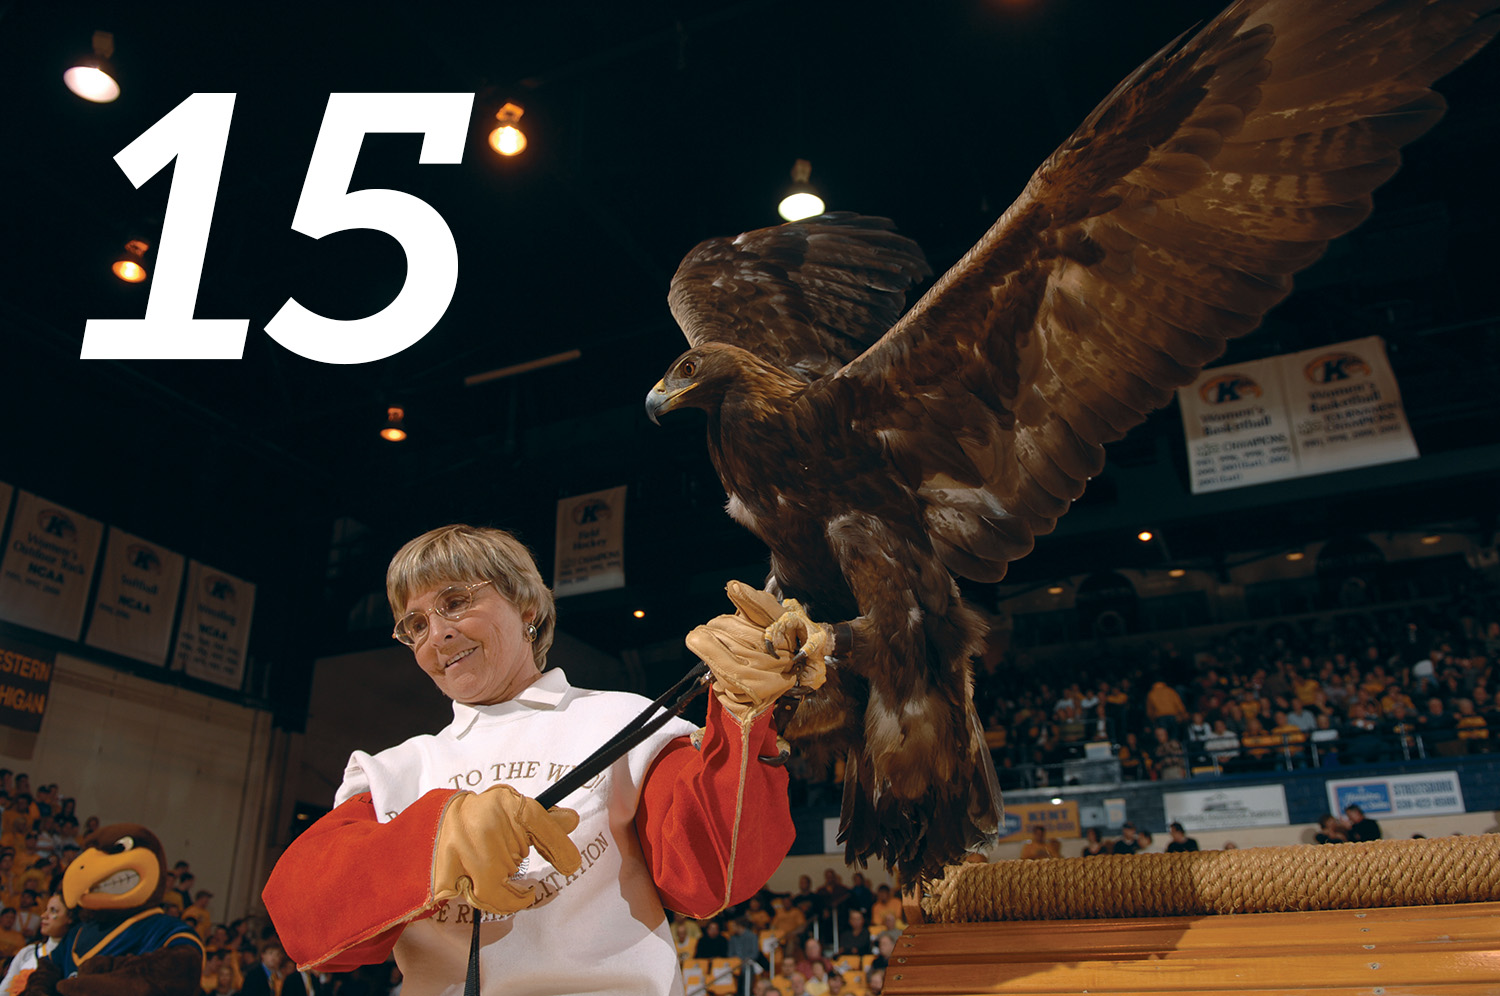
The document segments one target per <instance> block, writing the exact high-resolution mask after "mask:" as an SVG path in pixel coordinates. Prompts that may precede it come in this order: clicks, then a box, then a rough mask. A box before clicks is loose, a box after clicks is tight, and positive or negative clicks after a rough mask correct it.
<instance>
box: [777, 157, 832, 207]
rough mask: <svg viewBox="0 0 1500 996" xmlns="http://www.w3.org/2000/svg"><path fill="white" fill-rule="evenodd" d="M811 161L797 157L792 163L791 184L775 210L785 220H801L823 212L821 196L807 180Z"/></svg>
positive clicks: (810, 170)
mask: <svg viewBox="0 0 1500 996" xmlns="http://www.w3.org/2000/svg"><path fill="white" fill-rule="evenodd" d="M811 177H812V163H810V162H808V161H807V160H806V159H798V160H797V161H796V162H795V163H793V164H792V186H791V189H790V190H788V191H787V192H786V196H785V197H783V198H782V199H781V203H780V204H778V205H777V206H776V212H777V213H778V214H780V215H781V216H782V217H783V218H785V219H786V220H787V221H801V220H802V219H803V218H811V217H813V216H814V215H818V214H822V213H823V198H821V197H819V196H818V192H817V191H816V190H814V189H813V185H812V184H811V183H810V182H809V180H810V178H811Z"/></svg>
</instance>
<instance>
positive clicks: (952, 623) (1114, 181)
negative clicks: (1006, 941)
mask: <svg viewBox="0 0 1500 996" xmlns="http://www.w3.org/2000/svg"><path fill="white" fill-rule="evenodd" d="M1497 6H1500V0H1383V2H1382V0H1317V2H1309V0H1244V2H1240V3H1235V4H1233V5H1232V6H1230V7H1229V8H1228V9H1227V10H1225V11H1224V12H1223V13H1222V14H1220V15H1219V16H1218V17H1217V18H1215V19H1214V20H1213V21H1211V22H1210V23H1209V24H1207V25H1206V26H1205V27H1204V28H1203V29H1202V30H1201V31H1199V32H1198V33H1197V34H1196V35H1195V36H1194V37H1192V38H1191V40H1188V41H1187V42H1185V43H1184V42H1183V41H1182V39H1181V38H1179V39H1177V40H1176V41H1174V42H1172V43H1171V44H1169V45H1167V46H1166V47H1165V48H1164V49H1162V50H1161V51H1160V52H1158V53H1157V54H1156V55H1155V56H1153V57H1152V58H1151V59H1149V60H1148V61H1147V62H1146V63H1145V64H1144V65H1143V66H1141V67H1140V68H1139V69H1137V70H1136V71H1135V72H1134V73H1133V74H1131V75H1130V77H1129V78H1127V79H1126V80H1125V81H1124V82H1123V83H1121V84H1120V85H1119V86H1118V87H1116V88H1115V90H1114V92H1112V93H1111V94H1110V95H1109V96H1108V97H1106V98H1105V100H1104V102H1103V103H1101V104H1100V105H1099V106H1098V107H1097V108H1096V109H1095V110H1094V112H1093V113H1092V114H1090V115H1089V116H1088V118H1087V119H1086V120H1085V121H1084V122H1083V124H1082V125H1081V126H1080V127H1079V128H1078V130H1077V131H1075V132H1074V133H1073V134H1072V136H1071V137H1069V138H1068V140H1067V141H1066V142H1064V143H1063V144H1062V146H1061V147H1060V148H1059V149H1058V150H1057V151H1056V152H1054V153H1053V154H1052V155H1051V156H1050V157H1048V159H1047V160H1046V162H1044V163H1043V164H1042V166H1041V168H1040V169H1038V170H1037V171H1036V173H1035V174H1034V175H1033V176H1032V178H1031V181H1030V182H1029V183H1028V184H1027V186H1026V189H1025V190H1024V191H1023V192H1022V194H1021V196H1020V198H1019V199H1018V200H1017V201H1016V202H1015V203H1014V204H1012V205H1011V207H1010V208H1009V209H1008V210H1007V211H1006V212H1005V213H1004V214H1003V215H1002V216H1001V217H1000V219H999V220H998V221H997V222H996V223H995V224H994V226H993V227H992V228H991V229H990V230H989V232H987V233H986V234H985V236H984V238H983V239H981V240H980V242H979V243H978V244H977V245H976V246H974V247H973V248H972V249H970V250H969V251H968V252H967V253H966V254H965V255H964V256H963V258H962V259H960V260H959V261H958V263H957V264H956V265H954V266H953V268H952V269H950V270H949V271H948V272H947V273H945V274H944V275H943V276H942V277H941V278H939V279H938V280H937V282H936V283H935V284H934V285H933V286H932V287H931V289H929V290H928V291H927V293H926V294H925V295H923V297H922V298H921V300H920V301H918V302H917V304H916V305H915V306H914V307H913V308H912V309H911V310H910V311H908V312H907V313H906V314H905V315H901V316H900V317H899V320H898V315H899V313H900V310H901V308H902V306H903V305H904V303H905V292H906V290H907V289H908V288H909V287H911V286H912V285H913V284H914V283H915V282H916V281H918V280H919V279H921V278H922V277H923V276H924V275H925V274H926V272H927V270H926V264H925V263H924V261H923V257H922V255H921V252H920V250H919V249H918V248H917V247H916V245H915V244H914V243H912V242H911V241H909V240H907V239H905V238H903V237H901V236H899V235H896V234H894V233H893V232H892V231H891V230H890V227H891V226H890V224H889V223H888V222H886V221H885V220H883V219H872V218H863V217H858V216H854V215H847V214H831V215H825V216H823V217H820V218H814V219H812V220H810V221H806V222H800V223H794V224H788V225H782V226H780V227H777V228H768V229H762V230H760V231H755V232H749V233H747V234H744V235H740V236H738V237H736V238H733V239H712V240H709V241H707V242H704V243H703V244H701V245H699V246H698V247H697V248H695V249H694V250H693V251H692V252H691V253H689V254H688V256H687V258H686V259H685V260H684V261H683V263H682V265H681V267H680V268H679V269H678V271H677V274H676V276H675V278H674V279H673V281H672V286H671V291H670V294H669V298H668V300H669V303H670V305H671V309H672V313H673V315H674V316H675V317H676V319H677V321H678V323H679V324H680V325H681V326H682V329H683V332H684V333H685V334H686V335H687V339H688V342H689V343H690V344H691V346H692V348H691V349H689V350H688V351H687V352H686V353H684V354H682V356H680V357H679V358H678V359H677V360H676V361H674V362H673V364H672V366H671V367H670V369H669V370H668V371H667V373H666V376H665V377H664V378H663V379H662V380H661V381H660V382H659V383H658V384H657V385H656V386H655V388H653V390H652V391H651V392H650V394H649V395H648V398H647V408H648V411H649V412H650V414H651V415H652V417H653V418H655V417H656V416H657V415H659V414H661V413H663V412H666V411H669V410H672V409H674V408H682V407H692V408H701V409H703V410H704V411H705V412H707V414H708V446H709V452H710V455H711V456H712V459H713V463H714V467H715V468H716V469H717V471H718V473H719V477H720V479H721V480H722V481H723V484H724V488H725V490H726V491H727V492H728V495H729V504H728V509H729V513H730V515H732V516H733V517H734V518H735V519H737V520H738V521H739V522H741V523H743V524H744V525H745V526H747V527H748V528H749V529H750V530H751V531H753V532H754V533H755V535H756V536H758V537H759V538H760V539H761V540H763V541H764V542H765V543H766V545H767V546H768V547H770V550H771V571H772V577H771V580H770V582H769V584H768V588H769V590H771V591H772V592H773V593H776V594H778V596H785V597H792V598H796V599H798V600H800V601H801V602H802V603H803V604H804V605H805V607H806V609H807V612H808V614H809V615H811V616H812V617H813V618H816V619H823V620H829V621H839V622H847V623H848V624H849V626H848V632H852V649H851V650H850V651H849V652H848V653H847V654H841V656H840V661H839V662H838V664H837V665H836V666H833V667H830V668H829V669H828V680H827V683H826V684H825V685H824V687H823V688H822V689H821V690H820V691H819V692H818V693H817V694H815V695H813V696H812V697H810V698H809V699H808V700H806V701H805V702H804V703H803V705H802V707H801V709H800V710H799V712H798V713H797V715H796V717H795V719H794V720H793V722H792V723H791V725H790V728H789V729H788V730H787V731H785V732H786V735H787V736H788V737H789V738H791V739H792V740H793V741H794V742H798V741H799V740H800V741H806V742H810V743H812V744H814V745H815V746H821V747H823V748H826V749H828V750H831V751H835V752H846V754H847V764H846V768H845V771H846V776H845V784H844V807H843V818H842V826H841V831H840V832H841V837H842V839H843V840H844V842H845V844H846V853H847V855H848V857H849V859H850V860H851V861H853V860H858V861H861V862H862V861H863V860H864V859H865V858H867V857H869V856H871V855H876V856H879V857H881V858H883V859H884V860H886V861H887V863H888V864H890V865H891V866H892V867H894V868H895V869H896V870H897V871H898V873H899V874H900V875H901V877H902V878H903V879H905V880H907V881H912V880H914V878H915V877H916V876H918V875H926V874H933V873H938V872H940V869H941V865H942V863H943V862H945V861H951V860H954V859H955V858H956V857H957V856H958V855H959V854H960V853H961V852H962V851H963V850H964V849H965V848H966V847H968V848H973V847H975V846H980V845H983V844H984V843H985V842H986V841H988V840H993V835H994V833H995V831H996V829H997V817H998V794H999V793H998V787H997V786H996V784H995V781H994V774H993V766H992V763H991V762H990V759H989V754H988V751H987V750H986V748H985V744H984V739H983V736H982V732H981V730H980V728H979V725H978V723H977V722H976V719H975V714H974V709H973V705H972V696H971V688H972V672H971V668H970V663H969V661H970V657H971V656H972V655H973V654H974V653H975V652H976V650H977V649H978V648H979V647H980V645H981V642H982V640H983V638H984V635H985V625H984V623H983V621H982V617H981V616H980V615H979V614H978V613H977V612H976V611H975V610H973V609H972V608H970V607H968V606H966V605H965V604H964V602H963V600H962V599H961V598H960V597H959V591H958V587H957V585H956V584H955V582H954V580H953V577H952V575H955V574H956V575H960V576H963V577H966V578H972V579H974V580H976V581H986V582H993V581H998V580H1000V578H1001V577H1002V576H1003V575H1004V574H1005V569H1006V565H1007V564H1008V563H1009V562H1010V561H1012V560H1015V559H1016V558H1018V557H1021V556H1024V555H1025V554H1026V553H1027V552H1029V551H1030V550H1031V547H1032V542H1033V538H1034V537H1035V536H1037V535H1038V534H1041V533H1046V532H1048V531H1049V530H1051V529H1052V527H1053V525H1054V524H1055V523H1056V521H1057V518H1058V516H1060V515H1062V514H1063V513H1064V512H1066V511H1067V510H1068V506H1069V504H1070V503H1071V502H1072V501H1074V500H1075V499H1077V498H1078V496H1079V495H1080V494H1081V493H1082V492H1083V488H1084V484H1085V482H1087V481H1088V480H1089V478H1090V477H1092V476H1093V475H1095V474H1097V473H1099V471H1100V470H1101V468H1102V467H1103V465H1104V450H1103V446H1104V444H1105V443H1108V442H1110V441H1112V440H1116V439H1119V438H1120V437H1121V436H1123V435H1124V434H1125V433H1126V432H1127V431H1128V430H1129V429H1130V428H1131V427H1132V426H1134V425H1137V424H1139V423H1140V422H1141V421H1142V420H1143V419H1144V418H1145V417H1146V414H1147V413H1148V412H1150V411H1152V410H1153V409H1156V408H1160V407H1161V406H1163V405H1165V404H1166V403H1167V402H1168V401H1169V400H1170V399H1171V398H1172V393H1173V391H1174V390H1175V389H1176V388H1177V387H1179V386H1181V385H1184V384H1188V383H1190V382H1191V381H1192V380H1193V379H1194V378H1195V377H1196V376H1197V374H1198V372H1199V370H1200V369H1201V368H1202V367H1203V365H1204V364H1206V363H1208V362H1209V361H1210V360H1213V359H1214V358H1215V357H1217V356H1219V355H1220V354H1221V353H1222V352H1223V351H1224V348H1225V342H1226V340H1228V339H1230V338H1233V337H1235V336H1240V335H1244V334H1245V333H1247V332H1249V331H1250V330H1252V329H1253V328H1255V327H1256V325H1257V324H1258V323H1259V322H1260V320H1261V317H1262V316H1263V315H1264V314H1265V313H1266V311H1267V309H1269V308H1270V307H1272V306H1273V305H1275V304H1276V303H1277V302H1279V301H1280V300H1281V299H1282V298H1284V297H1285V296H1286V295H1287V293H1288V292H1290V290H1291V289H1292V274H1294V273H1295V272H1296V271H1298V270H1300V269H1302V268H1304V267H1306V266H1308V265H1309V264H1311V263H1312V262H1313V261H1314V260H1316V259H1317V258H1318V257H1319V255H1320V254H1321V253H1322V252H1323V250H1324V249H1325V247H1326V246H1327V245H1328V241H1329V240H1330V239H1332V238H1335V237H1336V236H1339V235H1342V234H1343V233H1345V232H1347V231H1349V230H1350V229H1351V228H1353V227H1354V226H1355V225H1357V224H1359V223H1360V221H1362V220H1363V219H1364V218H1365V217H1366V215H1368V214H1369V212H1370V192H1371V191H1372V190H1374V189H1375V188H1376V187H1377V186H1379V185H1380V184H1381V183H1382V182H1384V181H1385V180H1387V179H1389V178H1390V176H1391V175H1392V174H1393V173H1394V172H1395V171H1396V169H1397V166H1398V165H1399V162H1400V152H1399V150H1400V147H1401V146H1402V145H1403V144H1405V143H1406V142H1409V141H1411V140H1412V139H1414V138H1416V137H1417V136H1419V135H1421V134H1422V133H1423V132H1425V131H1426V130H1427V129H1428V128H1430V127H1432V125H1433V124H1434V123H1436V122H1437V120H1438V118H1439V117H1441V116H1442V113H1443V110H1444V102H1443V99H1442V97H1440V96H1439V95H1438V94H1436V93H1434V92H1433V91H1432V90H1431V89H1430V84H1431V83H1432V82H1433V81H1434V80H1435V79H1437V78H1438V77H1440V76H1442V75H1443V74H1445V73H1447V72H1448V71H1450V70H1451V69H1453V68H1454V67H1456V66H1458V65H1459V64H1460V63H1461V62H1463V61H1464V60H1465V59H1466V58H1468V57H1469V56H1471V55H1473V54H1474V53H1475V52H1476V51H1478V50H1479V49H1480V48H1481V47H1482V46H1483V45H1484V44H1485V43H1486V42H1488V41H1489V39H1490V38H1491V37H1492V36H1493V35H1494V34H1495V32H1496V30H1497V27H1500V19H1497V17H1496V16H1493V15H1492V11H1493V10H1494V9H1495V8H1496V7H1497ZM950 572H951V574H950Z"/></svg>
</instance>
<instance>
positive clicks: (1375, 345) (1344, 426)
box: [1282, 335, 1418, 474]
mask: <svg viewBox="0 0 1500 996" xmlns="http://www.w3.org/2000/svg"><path fill="white" fill-rule="evenodd" d="M1282 360H1283V361H1285V366H1284V367H1283V373H1284V374H1285V376H1286V401H1287V410H1288V411H1289V412H1290V413H1291V417H1292V429H1293V431H1294V432H1295V433H1296V441H1297V460H1298V463H1299V464H1300V465H1301V468H1302V473H1304V474H1323V473H1327V472H1329V471H1333V470H1345V469H1347V468H1350V467H1368V466H1370V465H1372V464H1377V463H1394V462H1396V461H1397V460H1415V459H1416V458H1417V456H1418V453H1417V443H1416V440H1414V439H1413V438H1412V435H1411V426H1410V425H1408V424H1407V421H1406V410H1405V409H1404V408H1402V407H1401V389H1400V388H1399V387H1397V386H1396V375H1395V374H1394V373H1392V372H1391V361H1390V360H1389V359H1388V358H1387V357H1386V354H1385V341H1384V340H1383V339H1381V338H1380V337H1379V336H1376V335H1372V336H1367V337H1366V338H1364V339H1355V340H1353V341H1352V342H1341V343H1339V344H1338V345H1336V346H1327V347H1324V348H1321V349H1308V350H1304V351H1302V352H1300V353H1292V354H1291V355H1290V356H1284V357H1282Z"/></svg>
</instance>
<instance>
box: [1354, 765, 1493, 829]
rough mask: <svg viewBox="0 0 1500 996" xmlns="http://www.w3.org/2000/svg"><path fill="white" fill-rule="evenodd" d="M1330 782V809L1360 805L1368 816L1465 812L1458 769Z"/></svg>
mask: <svg viewBox="0 0 1500 996" xmlns="http://www.w3.org/2000/svg"><path fill="white" fill-rule="evenodd" d="M1327 784H1328V811H1329V812H1330V813H1335V814H1342V813H1343V812H1344V807H1345V806H1358V807H1359V808H1360V809H1362V810H1363V811H1364V814H1365V815H1366V816H1374V817H1377V818H1378V817H1381V816H1429V815H1436V814H1440V813H1443V814H1447V813H1462V812H1464V811H1465V810H1464V793H1463V789H1462V788H1460V787H1459V784H1458V772H1456V771H1426V772H1423V773H1422V774H1420V775H1372V776H1371V777H1369V778H1340V779H1338V780H1337V781H1330V782H1328V783H1327Z"/></svg>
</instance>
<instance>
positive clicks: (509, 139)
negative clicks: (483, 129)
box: [490, 103, 526, 156]
mask: <svg viewBox="0 0 1500 996" xmlns="http://www.w3.org/2000/svg"><path fill="white" fill-rule="evenodd" d="M525 113H526V112H525V111H524V110H522V109H521V105H520V104H511V103H507V104H506V105H505V106H504V107H502V108H500V110H498V111H496V112H495V119H496V120H497V121H499V122H500V127H498V128H496V129H495V130H494V131H492V132H490V148H492V149H494V150H495V151H496V152H498V153H500V154H501V155H502V156H518V155H520V154H521V152H522V151H523V150H524V149H525V148H526V133H525V132H524V131H522V130H521V129H520V128H519V127H518V126H517V125H516V122H517V121H520V120H521V115H522V114H525Z"/></svg>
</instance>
